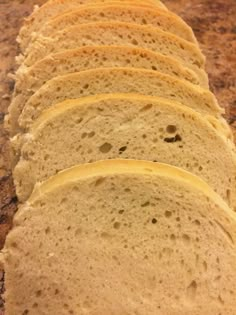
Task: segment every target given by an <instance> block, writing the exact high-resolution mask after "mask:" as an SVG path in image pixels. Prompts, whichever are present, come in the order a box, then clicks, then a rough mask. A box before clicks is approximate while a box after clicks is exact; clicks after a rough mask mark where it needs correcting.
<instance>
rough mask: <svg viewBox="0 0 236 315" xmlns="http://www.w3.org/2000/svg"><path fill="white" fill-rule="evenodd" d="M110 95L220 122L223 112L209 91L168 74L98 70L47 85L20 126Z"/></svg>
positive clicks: (31, 102) (30, 103)
mask: <svg viewBox="0 0 236 315" xmlns="http://www.w3.org/2000/svg"><path fill="white" fill-rule="evenodd" d="M106 93H109V94H112V93H138V94H144V95H151V96H159V97H164V98H167V99H170V100H173V101H177V102H180V103H182V104H183V105H186V106H189V107H191V108H193V109H195V110H197V111H198V112H201V113H204V114H210V115H212V116H215V117H217V118H220V117H221V116H220V113H221V112H222V111H223V110H222V109H221V108H220V107H219V105H218V103H217V101H216V98H215V96H214V95H213V94H212V93H211V92H210V91H209V90H206V89H202V88H200V87H198V86H197V85H194V84H191V83H188V82H185V81H182V80H179V79H176V78H175V77H172V76H169V75H167V74H163V73H160V72H157V71H152V70H144V69H135V68H98V69H92V70H87V71H81V72H77V73H74V74H69V75H64V76H59V77H55V78H53V79H52V80H50V81H48V82H46V83H45V84H44V85H43V86H42V87H41V88H40V89H39V90H38V91H37V92H36V93H35V94H34V95H32V96H31V97H30V99H29V100H28V102H27V103H26V105H25V107H24V109H23V111H22V113H21V116H20V117H19V125H20V127H21V128H22V129H24V128H28V127H29V126H30V125H31V124H32V122H33V121H34V120H35V119H36V118H37V117H38V116H39V115H40V113H41V112H42V111H43V110H44V109H47V108H49V107H51V106H53V105H54V104H56V103H58V102H62V101H64V100H66V99H74V98H80V97H84V96H91V95H96V94H106Z"/></svg>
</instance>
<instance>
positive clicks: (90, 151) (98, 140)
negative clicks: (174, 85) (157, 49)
mask: <svg viewBox="0 0 236 315" xmlns="http://www.w3.org/2000/svg"><path fill="white" fill-rule="evenodd" d="M17 139H18V137H16V138H15V141H19V140H20V142H22V143H23V147H22V149H21V150H20V153H21V159H20V161H19V163H18V165H17V166H16V168H15V170H14V172H13V175H14V180H15V186H16V192H17V195H18V198H19V200H20V201H21V202H23V201H25V200H26V199H27V198H28V197H29V196H30V194H31V192H32V190H33V188H34V185H35V184H36V183H38V182H42V181H44V180H46V179H47V178H49V177H50V176H52V175H55V174H56V173H57V172H58V171H61V170H63V169H65V168H69V167H71V166H74V165H77V164H83V163H89V162H90V163H91V162H94V161H97V160H104V159H114V158H119V157H122V158H125V159H138V160H151V161H156V162H163V163H168V164H172V165H175V166H178V167H181V168H183V169H186V170H188V171H191V172H193V173H194V174H197V175H199V176H200V177H202V178H203V179H205V180H206V181H207V182H208V183H209V184H210V185H211V187H212V188H213V189H214V190H215V191H216V192H217V193H218V194H220V195H221V196H222V198H224V199H225V201H226V202H227V203H228V204H229V205H230V206H231V207H232V208H234V207H235V210H236V179H235V177H236V155H235V152H233V149H232V148H233V144H232V143H231V142H230V141H229V140H227V139H226V138H225V137H224V136H222V133H221V132H219V131H218V130H217V129H216V128H215V127H214V126H212V124H211V121H208V119H207V116H205V117H202V115H201V114H198V113H197V112H195V111H193V110H192V109H190V108H188V107H186V106H182V105H180V104H178V103H176V102H171V101H167V100H165V99H161V98H155V97H150V96H149V97H148V96H140V95H129V94H112V95H95V96H91V97H84V98H81V99H78V100H71V101H65V102H63V103H61V104H57V105H55V106H53V107H51V108H50V109H49V110H47V111H45V112H43V113H42V115H41V116H40V117H39V118H38V119H37V120H36V121H35V122H34V123H33V125H32V127H31V128H30V130H29V132H28V133H27V134H24V135H23V137H21V138H20V139H18V140H17ZM222 161H224V163H223V164H222ZM29 174H30V176H29Z"/></svg>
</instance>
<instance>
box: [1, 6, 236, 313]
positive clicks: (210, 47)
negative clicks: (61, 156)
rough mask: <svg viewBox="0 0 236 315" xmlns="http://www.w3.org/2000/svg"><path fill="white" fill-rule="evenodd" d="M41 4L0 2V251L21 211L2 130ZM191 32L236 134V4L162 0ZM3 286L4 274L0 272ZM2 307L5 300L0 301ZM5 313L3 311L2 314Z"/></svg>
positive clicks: (215, 91) (211, 84)
mask: <svg viewBox="0 0 236 315" xmlns="http://www.w3.org/2000/svg"><path fill="white" fill-rule="evenodd" d="M44 2H45V1H43V0H11V1H9V0H0V21H1V24H0V248H2V246H3V244H4V241H5V236H6V234H7V232H8V231H9V228H10V227H11V223H12V217H13V214H14V213H15V211H16V209H17V198H16V196H15V191H14V187H13V183H12V177H11V172H10V163H9V157H8V151H9V143H8V141H7V135H6V133H5V132H4V130H3V120H4V115H5V113H6V112H7V108H8V105H9V102H10V96H11V93H12V91H13V88H14V83H13V81H12V80H11V79H10V77H9V76H8V73H13V72H14V57H15V55H17V54H18V46H17V44H16V41H15V39H16V36H17V33H18V31H19V27H20V25H21V24H22V21H23V18H24V16H27V15H28V14H29V13H30V12H31V11H32V9H33V6H34V5H35V4H43V3H44ZM163 2H164V3H165V4H166V5H167V7H168V8H169V9H170V10H172V11H174V12H175V13H177V14H179V15H180V16H181V17H183V18H184V20H185V21H186V22H187V23H188V24H189V25H190V26H191V27H192V28H193V30H194V32H195V34H196V37H197V39H198V40H199V43H200V46H201V48H202V50H203V53H204V54H205V55H206V57H207V72H208V73H209V78H210V87H211V90H212V91H213V92H214V93H215V95H216V97H217V99H218V101H219V103H220V105H221V106H223V107H224V108H225V109H226V118H227V120H228V122H229V123H230V125H231V126H232V129H233V132H234V134H235V135H236V75H235V71H236V22H235V16H236V1H235V0H214V1H212V0H177V1H176V0H163ZM0 286H1V274H0ZM0 309H1V301H0ZM0 315H1V310H0Z"/></svg>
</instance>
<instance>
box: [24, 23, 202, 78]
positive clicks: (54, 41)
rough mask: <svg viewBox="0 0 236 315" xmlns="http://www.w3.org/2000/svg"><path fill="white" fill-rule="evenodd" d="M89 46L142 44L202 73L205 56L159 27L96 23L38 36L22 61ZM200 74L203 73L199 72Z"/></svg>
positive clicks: (32, 61)
mask: <svg viewBox="0 0 236 315" xmlns="http://www.w3.org/2000/svg"><path fill="white" fill-rule="evenodd" d="M87 45H96V46H98V45H129V46H140V47H143V48H146V49H150V50H152V51H155V52H159V53H162V54H163V55H166V56H171V57H174V58H176V59H177V60H179V62H181V63H182V64H184V66H187V67H189V68H190V69H193V70H195V69H198V70H197V74H198V72H199V68H200V69H201V70H202V72H203V68H204V65H205V57H204V56H203V54H202V53H201V51H200V49H199V47H198V46H196V45H195V44H193V43H190V42H188V41H186V40H184V39H182V38H180V37H178V36H176V35H174V34H171V33H168V32H164V31H162V30H161V29H160V28H158V27H153V26H150V25H140V24H136V23H127V22H94V23H87V24H81V25H75V26H71V27H67V28H66V29H64V30H61V31H59V32H56V33H55V34H52V35H50V36H47V37H43V36H39V37H38V39H37V40H36V41H34V43H33V45H32V46H30V47H29V48H28V49H27V50H26V52H25V58H24V60H23V64H24V65H26V66H31V65H32V64H34V63H35V62H36V61H38V60H40V59H42V58H44V57H45V56H47V55H50V54H52V53H56V52H62V51H64V50H67V49H74V48H78V47H81V46H87ZM200 73H201V72H200Z"/></svg>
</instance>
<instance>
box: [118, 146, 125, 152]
mask: <svg viewBox="0 0 236 315" xmlns="http://www.w3.org/2000/svg"><path fill="white" fill-rule="evenodd" d="M126 150H127V146H124V147H121V148H120V149H119V154H122V153H123V152H125V151H126Z"/></svg>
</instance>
